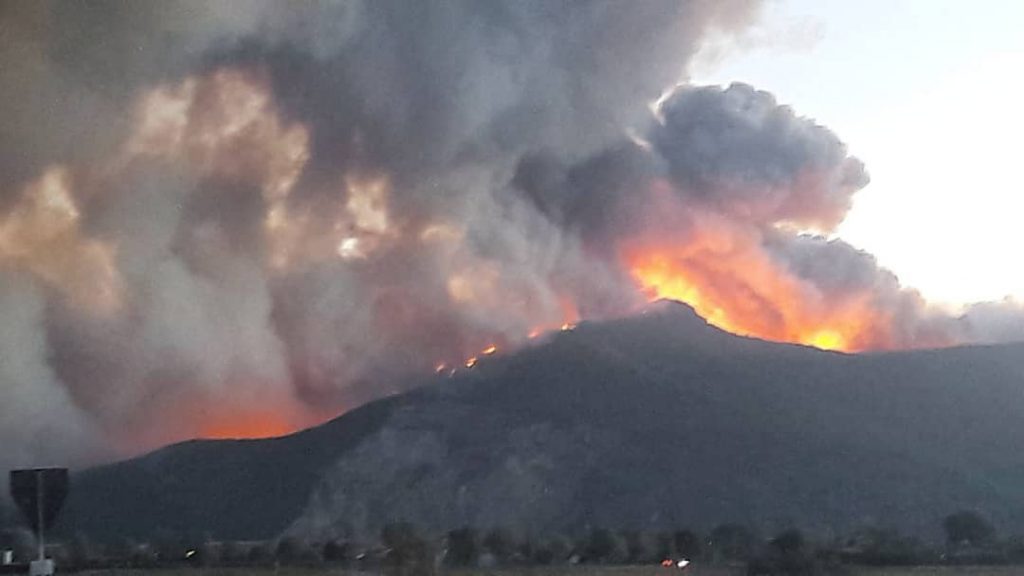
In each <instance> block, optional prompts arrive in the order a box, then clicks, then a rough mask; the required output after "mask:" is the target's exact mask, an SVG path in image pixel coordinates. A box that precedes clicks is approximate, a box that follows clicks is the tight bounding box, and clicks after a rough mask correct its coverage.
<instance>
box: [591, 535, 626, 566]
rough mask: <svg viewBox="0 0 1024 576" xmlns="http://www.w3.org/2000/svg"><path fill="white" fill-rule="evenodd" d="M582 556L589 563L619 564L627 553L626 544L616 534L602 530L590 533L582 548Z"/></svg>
mask: <svg viewBox="0 0 1024 576" xmlns="http://www.w3.org/2000/svg"><path fill="white" fill-rule="evenodd" d="M584 554H585V556H586V558H587V561H589V562H595V561H597V562H607V563H619V562H623V561H625V560H626V558H627V556H628V553H627V550H626V544H625V542H624V541H623V540H622V538H620V537H619V535H618V534H616V533H614V532H612V531H611V530H606V529H604V528H597V529H595V530H593V531H591V532H590V536H589V537H588V538H587V541H586V544H585V546H584Z"/></svg>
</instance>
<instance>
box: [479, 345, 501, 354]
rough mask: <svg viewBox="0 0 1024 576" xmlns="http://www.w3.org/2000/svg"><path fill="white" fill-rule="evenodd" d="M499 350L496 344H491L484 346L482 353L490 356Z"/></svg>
mask: <svg viewBox="0 0 1024 576" xmlns="http://www.w3.org/2000/svg"><path fill="white" fill-rule="evenodd" d="M497 351H498V347H497V346H495V345H494V344H491V345H490V346H488V347H487V348H484V349H483V350H482V351H481V352H480V353H481V354H484V355H485V356H490V355H491V354H494V353H495V352H497Z"/></svg>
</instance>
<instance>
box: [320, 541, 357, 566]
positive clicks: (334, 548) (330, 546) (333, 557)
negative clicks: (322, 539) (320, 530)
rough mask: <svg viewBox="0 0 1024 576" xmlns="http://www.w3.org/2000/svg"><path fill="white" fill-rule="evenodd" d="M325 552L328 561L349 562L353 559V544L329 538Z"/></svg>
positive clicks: (325, 545)
mask: <svg viewBox="0 0 1024 576" xmlns="http://www.w3.org/2000/svg"><path fill="white" fill-rule="evenodd" d="M323 554H324V560H326V561H327V562H347V561H348V560H351V559H352V545H351V544H349V543H348V542H346V541H344V540H328V541H327V543H326V544H324V550H323Z"/></svg>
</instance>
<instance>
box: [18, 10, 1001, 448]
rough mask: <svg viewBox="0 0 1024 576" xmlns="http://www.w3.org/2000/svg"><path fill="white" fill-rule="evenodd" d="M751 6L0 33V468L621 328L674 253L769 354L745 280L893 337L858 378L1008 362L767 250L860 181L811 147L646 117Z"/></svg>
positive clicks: (36, 22) (838, 276) (823, 138)
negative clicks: (864, 308) (643, 253)
mask: <svg viewBox="0 0 1024 576" xmlns="http://www.w3.org/2000/svg"><path fill="white" fill-rule="evenodd" d="M757 8H758V2H755V1H749V2H748V1H743V0H734V1H728V2H722V1H712V0H692V1H679V0H645V1H639V2H621V1H618V0H606V1H602V0H592V1H588V2H571V3H562V2H549V1H547V0H522V1H516V2H507V3H499V2H479V1H476V0H451V1H447V2H440V1H438V2H412V1H390V0H372V1H370V0H367V1H358V0H353V1H337V2H328V1H324V2H290V3H279V2H262V1H259V2H252V1H248V0H245V1H243V0H237V1H230V0H229V1H225V2H217V3H205V2H192V1H185V0H182V1H176V2H161V3H139V2H123V1H115V0H105V1H104V0H101V1H96V2H89V3H77V2H27V1H26V2H7V3H5V4H3V6H2V7H0V68H2V69H3V70H4V75H5V81H4V82H3V85H2V86H0V104H2V105H3V106H2V108H0V279H2V285H0V313H2V314H3V316H4V318H5V324H4V328H3V330H2V333H0V352H2V360H3V361H2V362H0V385H2V386H3V387H4V390H6V391H7V392H8V394H7V395H6V396H5V401H4V405H3V407H2V408H0V410H2V411H3V416H4V417H3V420H2V421H3V425H2V429H0V434H3V438H4V439H5V441H6V442H7V445H8V447H9V450H8V451H6V452H5V455H4V456H2V457H0V458H2V459H3V463H4V464H8V465H30V464H36V463H43V462H47V463H49V462H54V461H57V460H65V461H71V462H72V463H79V462H85V461H94V460H96V459H103V458H111V457H114V456H117V455H122V454H126V453H131V452H135V451H139V450H142V449H146V448H149V447H152V446H156V445H159V444H162V443H166V442H170V441H174V440H178V439H182V438H187V437H192V436H196V435H214V436H232V435H253V434H268V433H275V432H283V431H287V430H292V429H295V428H296V427H300V426H304V425H308V424H311V423H313V422H316V421H318V420H322V419H324V418H327V417H330V416H332V415H334V414H337V413H338V412H340V411H342V410H345V409H347V408H351V407H353V406H355V405H358V404H359V403H362V402H365V401H367V400H368V399H371V398H374V397H378V396H381V395H383V394H388V393H392V392H395V391H400V390H402V389H404V388H406V387H407V386H409V385H411V384H413V383H416V382H422V376H421V375H422V374H425V373H430V371H431V370H433V369H434V366H435V364H438V363H443V364H444V368H443V370H444V371H447V370H450V369H451V368H452V367H453V366H459V365H461V364H462V363H463V362H464V360H465V359H466V358H468V357H470V356H472V355H476V354H479V353H480V351H481V350H482V349H483V348H484V347H487V346H490V345H494V346H497V347H499V349H504V348H508V347H515V346H519V345H522V344H523V343H525V342H526V341H527V335H528V334H530V333H532V332H535V331H538V330H540V331H546V330H557V329H558V327H559V326H561V325H562V324H563V323H566V322H568V323H572V322H575V321H576V320H577V319H579V318H600V317H605V316H611V315H616V314H623V313H628V312H630V311H632V310H635V308H636V307H637V306H638V305H640V304H641V303H642V302H643V301H644V297H645V295H644V294H642V293H641V292H640V291H638V290H637V287H636V284H635V280H634V278H633V276H632V271H631V270H630V266H629V265H628V262H626V261H625V260H624V259H625V258H626V256H628V253H629V250H636V249H638V248H643V247H647V246H652V245H654V244H657V243H662V244H666V243H667V244H671V245H675V246H680V247H684V248H687V249H691V248H692V247H694V246H699V247H700V250H701V251H699V252H698V253H697V256H699V258H695V257H693V254H692V252H693V251H692V250H691V251H690V252H687V254H690V256H688V257H689V258H690V259H689V260H686V261H685V262H684V263H685V264H687V265H689V266H692V267H693V271H694V274H696V275H697V276H699V278H700V279H702V280H704V281H707V282H710V283H712V284H714V285H718V286H721V287H723V289H729V290H733V291H735V292H741V293H743V294H745V295H746V296H745V299H744V302H745V303H746V304H745V305H746V306H748V308H747V312H748V313H750V314H751V315H753V316H757V317H759V318H760V317H763V318H764V320H765V322H766V324H765V325H766V326H769V327H773V329H774V328H779V329H781V328H785V326H786V322H787V321H789V320H788V319H787V317H786V313H789V312H787V311H784V310H778V309H776V305H777V302H774V301H772V300H771V299H769V298H767V297H766V296H765V295H763V294H758V293H757V291H756V288H757V285H758V279H757V278H751V277H748V276H746V274H748V273H749V272H750V271H756V272H758V273H762V274H777V275H779V276H782V277H785V278H786V281H785V282H783V283H781V284H780V285H781V286H782V288H785V289H788V290H791V291H793V295H794V296H799V297H800V298H805V297H806V298H807V299H808V301H813V302H816V303H817V304H816V305H817V306H818V308H816V309H815V310H813V311H811V312H807V313H806V314H807V315H811V316H813V314H823V313H824V312H822V311H827V310H828V309H829V307H832V306H834V307H839V308H842V307H848V306H850V303H851V302H856V303H858V305H860V304H859V303H860V299H861V298H862V297H863V296H864V295H865V294H867V295H868V299H869V300H870V304H871V306H877V307H878V308H879V309H883V310H885V311H886V313H887V314H890V315H891V317H892V318H893V319H894V320H893V321H892V322H891V323H890V324H891V325H892V326H889V327H887V328H886V329H885V330H883V331H882V332H884V333H878V334H876V333H874V332H865V333H864V334H862V335H861V336H860V337H861V340H859V341H857V343H859V344H862V345H863V346H862V347H866V348H870V347H899V346H914V345H932V344H951V343H957V342H966V341H975V340H985V341H987V340H989V339H1004V338H1013V337H1016V335H1017V334H1019V326H1020V324H1019V323H1017V324H1014V323H1013V322H1008V323H1007V322H995V321H993V320H992V318H994V317H1000V318H1001V316H1000V315H999V314H998V313H997V312H994V310H996V309H998V310H1003V308H1004V307H1005V306H1003V307H1000V305H994V304H993V305H991V306H995V307H996V308H990V307H989V305H985V306H979V307H976V308H973V309H971V311H970V312H968V314H967V315H966V316H965V317H964V318H962V319H952V318H950V317H949V316H948V315H945V316H943V315H941V314H938V313H936V312H935V311H933V310H932V309H930V308H929V307H928V306H927V305H926V303H924V302H923V301H922V300H921V299H920V297H919V296H917V295H916V294H915V293H913V292H911V291H908V290H906V289H905V288H903V287H901V286H900V285H899V282H898V281H897V280H896V278H895V277H894V276H892V274H890V273H889V272H887V271H885V270H882V269H880V268H879V267H878V266H877V264H876V263H875V262H874V260H873V259H871V258H870V256H868V255H865V254H863V253H861V252H858V251H856V250H854V249H853V248H852V247H849V246H848V245H845V244H842V243H841V242H837V241H828V240H825V239H823V238H819V237H812V236H802V235H799V234H797V233H796V232H795V231H794V230H796V229H802V228H811V229H815V230H818V231H822V232H827V231H829V230H831V229H832V228H833V227H834V226H835V224H836V223H838V222H839V221H840V220H841V219H842V218H843V216H844V215H845V213H846V211H847V210H848V208H849V206H850V201H851V197H852V195H853V194H854V193H855V192H856V191H857V190H858V189H860V188H861V187H863V186H864V185H865V184H866V182H867V177H866V175H865V172H864V169H863V166H862V165H861V164H860V162H859V161H857V160H856V159H855V158H853V157H851V156H849V154H848V153H847V150H846V148H845V146H844V145H843V144H842V143H841V142H840V140H839V139H838V138H837V137H836V136H835V135H833V134H832V133H831V132H829V131H828V130H827V129H825V128H823V127H821V126H819V125H817V124H815V123H813V122H811V121H809V120H807V119H804V118H801V117H799V116H797V115H796V114H794V113H793V112H792V111H791V110H789V109H788V108H785V107H781V106H778V105H777V103H776V102H775V101H774V99H773V98H772V97H771V96H770V95H769V94H766V93H764V92H758V91H756V90H754V89H752V88H750V87H748V86H745V85H734V86H732V87H730V88H728V89H724V90H723V89H720V88H717V87H709V88H697V87H692V86H688V85H685V84H684V85H681V86H680V87H678V88H677V89H676V90H675V91H674V93H673V94H671V95H670V96H669V97H668V98H667V99H666V100H664V101H663V103H662V105H661V109H660V112H659V114H658V115H652V114H651V111H650V109H649V105H650V103H651V102H653V101H654V100H655V99H657V98H658V97H659V96H660V95H661V94H662V92H663V90H664V89H665V88H666V87H668V86H673V85H676V84H677V83H679V82H680V81H685V79H686V71H687V64H688V62H689V61H690V59H691V58H692V57H693V56H694V54H695V53H696V52H697V50H698V49H699V48H700V46H701V43H702V39H703V38H704V37H705V36H706V35H707V34H709V33H712V32H713V33H722V32H725V33H728V32H729V31H732V30H736V29H738V28H741V27H742V26H744V25H745V24H746V23H748V22H749V21H751V19H753V18H754V17H755V16H756V12H757ZM627 134H633V135H634V136H637V138H636V141H633V140H631V139H630V138H628V137H627V136H626V135H627ZM711 237H713V238H715V239H716V241H715V242H709V241H708V240H707V239H708V238H711ZM716 263H717V264H716ZM725 264H730V265H735V266H733V267H732V268H729V267H728V266H725ZM762 280H763V278H762ZM751 303H752V304H751ZM1011 307H1012V306H1011ZM801 313H804V312H801ZM812 313H813V314H812ZM804 319H806V318H804ZM812 319H813V318H812ZM997 324H998V326H996V325H997ZM893 326H895V327H896V328H893ZM980 326H993V327H996V328H998V329H996V328H993V329H992V331H989V332H986V331H985V330H986V329H982V328H979V327H980ZM780 327H781V328H780ZM982 332H984V334H986V335H987V336H983V335H981V334H982ZM778 334H781V336H778V337H779V338H783V337H786V338H790V336H789V335H787V334H785V333H783V332H778ZM765 335H766V336H770V337H775V336H776V333H775V332H769V333H766V334H765Z"/></svg>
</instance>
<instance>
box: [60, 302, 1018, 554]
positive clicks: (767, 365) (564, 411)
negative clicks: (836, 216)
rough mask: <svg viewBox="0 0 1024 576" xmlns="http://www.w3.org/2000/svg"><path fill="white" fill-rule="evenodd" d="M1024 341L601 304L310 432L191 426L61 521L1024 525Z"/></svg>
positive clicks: (91, 479) (345, 528)
mask: <svg viewBox="0 0 1024 576" xmlns="http://www.w3.org/2000/svg"><path fill="white" fill-rule="evenodd" d="M1022 445H1024V344H1010V345H998V346H973V347H963V348H952V349H945V350H925V351H908V352H893V353H877V354H858V355H848V354H841V353H836V352H826V351H822V350H817V349H814V348H808V347H803V346H797V345H788V344H778V343H770V342H765V341H761V340H756V339H751V338H742V337H738V336H734V335H731V334H728V333H725V332H723V331H721V330H718V329H716V328H714V327H711V326H709V325H707V324H706V323H705V322H704V321H703V320H701V319H700V318H699V317H698V316H697V315H696V314H695V313H694V312H693V311H692V309H690V308H689V307H687V306H684V305H681V304H674V303H661V304H660V305H659V306H656V307H653V308H652V309H651V310H649V311H648V312H647V313H646V314H643V315H638V316H635V317H630V318H624V319H618V320H614V321H607V322H601V323H584V324H581V325H580V326H579V327H577V328H576V329H575V330H572V331H566V332H560V333H558V334H555V335H553V336H552V337H551V338H550V340H549V341H547V342H545V343H542V344H539V345H536V346H533V347H529V348H526V349H523V350H521V351H519V352H517V353H515V354H511V355H508V356H503V357H502V356H496V357H487V358H486V359H485V360H484V361H482V362H480V363H479V364H478V365H477V366H475V367H474V368H473V369H471V370H464V371H462V372H460V373H458V374H456V375H455V376H454V377H451V378H445V377H437V378H435V379H433V380H431V381H429V382H426V383H424V384H423V385H422V386H421V387H419V388H417V389H416V390H414V391H412V392H410V393H406V394H403V395H399V396H394V397H391V398H387V399H384V400H381V401H378V402H374V403H371V404H368V405H366V406H363V407H362V408H359V409H356V410H353V411H351V412H349V413H346V414H345V415H343V416H341V417H339V418H337V419H336V420H333V421H331V422H329V423H327V424H324V425H322V426H320V427H318V428H314V429H310V430H307V431H304V432H300V433H298V434H294V435H292V436H288V437H284V438H278V439H271V440H250V441H192V442H186V443H183V444H178V445H175V446H171V447H168V448H165V449H163V450H159V451H157V452H154V453H152V454H149V455H147V456H143V457H141V458H137V459H134V460H129V461H125V462H121V463H117V464H113V465H109V466H102V467H99V468H95V469H91V470H86V471H83V472H80V473H77V474H75V475H74V476H73V479H72V480H73V488H72V492H71V496H70V498H69V502H68V505H67V508H66V512H65V515H64V518H63V521H62V526H61V529H62V530H64V531H65V532H71V531H78V530H81V531H84V532H86V533H88V534H93V535H95V536H97V537H106V538H109V537H113V536H118V535H125V536H131V537H133V538H136V539H146V538H152V537H155V536H158V535H160V534H167V533H186V534H193V535H200V534H203V535H210V536H212V537H214V538H225V539H226V538H231V539H250V538H263V537H270V536H274V535H277V534H280V533H284V532H287V533H292V534H296V535H302V536H309V537H312V538H326V537H328V536H344V535H347V536H352V537H360V536H362V537H365V536H369V535H374V534H376V533H378V531H379V529H380V527H381V526H382V525H384V524H386V523H388V522H390V521H394V520H408V521H412V522H414V523H416V524H418V525H419V526H421V527H422V528H424V529H428V530H443V529H447V528H451V527H457V526H461V525H473V526H476V527H479V528H488V527H493V526H505V527H510V528H516V529H521V530H527V531H531V532H549V531H561V530H573V529H578V528H582V527H585V526H605V527H615V528H618V527H622V528H627V527H628V528H649V529H660V528H671V527H682V526H686V527H696V528H705V529H706V528H709V527H711V526H713V525H715V524H718V523H721V522H726V521H730V522H745V523H749V524H752V525H755V526H760V527H762V528H765V529H773V528H775V527H779V526H786V525H791V524H795V525H798V526H802V527H804V528H807V529H811V530H818V531H825V530H837V531H844V530H848V529H851V528H854V527H857V526H862V525H885V526H893V527H898V528H900V529H902V530H907V531H911V532H914V533H918V534H927V533H930V532H932V531H934V530H936V529H937V528H938V526H939V521H940V519H941V518H942V517H943V516H944V515H946V514H948V513H950V512H952V511H955V510H958V509H963V508H971V509H978V510H980V511H982V512H983V513H985V514H986V515H987V516H989V517H990V518H991V519H992V520H993V521H994V522H995V523H996V525H997V526H998V527H999V528H1000V529H1002V530H1004V531H1024V451H1022V450H1021V449H1020V446H1022Z"/></svg>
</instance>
